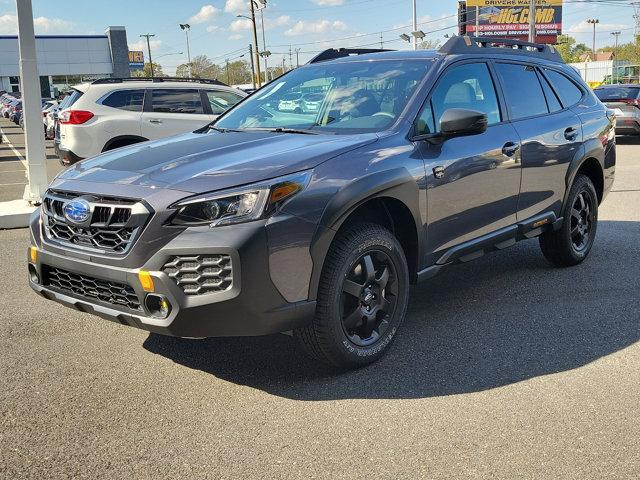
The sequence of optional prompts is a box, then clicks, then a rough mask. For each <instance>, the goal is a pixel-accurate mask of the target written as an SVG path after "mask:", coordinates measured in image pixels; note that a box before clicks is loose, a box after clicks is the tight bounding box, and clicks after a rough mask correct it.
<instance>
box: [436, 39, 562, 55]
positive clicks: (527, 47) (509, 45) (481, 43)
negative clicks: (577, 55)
mask: <svg viewBox="0 0 640 480" xmlns="http://www.w3.org/2000/svg"><path fill="white" fill-rule="evenodd" d="M438 52H439V53H442V54H444V55H468V54H481V55H482V54H486V53H500V54H512V55H534V56H536V57H538V58H544V59H546V60H550V61H552V62H564V61H563V60H562V57H561V56H560V53H559V52H558V50H556V49H555V48H554V47H553V45H546V44H542V43H529V42H522V41H520V40H514V39H510V38H494V37H470V36H467V35H462V36H456V37H452V38H450V39H449V40H448V41H447V43H445V44H444V45H443V46H442V47H440V49H439V50H438Z"/></svg>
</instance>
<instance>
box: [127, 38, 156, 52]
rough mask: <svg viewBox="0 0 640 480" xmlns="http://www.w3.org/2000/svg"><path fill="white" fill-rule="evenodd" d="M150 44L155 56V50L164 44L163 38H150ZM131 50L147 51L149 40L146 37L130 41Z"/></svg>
mask: <svg viewBox="0 0 640 480" xmlns="http://www.w3.org/2000/svg"><path fill="white" fill-rule="evenodd" d="M149 45H151V52H152V56H153V51H154V50H157V49H158V48H160V47H161V46H162V40H155V39H154V40H151V39H149ZM129 50H134V51H139V50H142V51H144V52H145V54H146V52H147V41H146V40H145V39H140V40H138V41H137V42H134V43H130V44H129Z"/></svg>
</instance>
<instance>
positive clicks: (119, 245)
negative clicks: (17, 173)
mask: <svg viewBox="0 0 640 480" xmlns="http://www.w3.org/2000/svg"><path fill="white" fill-rule="evenodd" d="M292 94H300V95H308V94H314V95H322V97H323V99H322V102H321V103H320V105H319V107H318V109H317V111H314V112H293V111H288V110H286V109H285V110H281V109H280V108H279V106H280V104H281V100H282V99H283V98H287V97H289V96H291V95H292ZM614 122H615V121H614V117H613V114H612V112H610V111H608V110H607V109H606V107H604V106H603V104H602V103H600V101H599V100H598V99H597V98H596V97H595V95H594V94H593V93H592V92H591V90H590V89H589V88H588V87H587V86H586V85H585V83H584V82H583V81H582V80H581V79H580V77H579V76H578V75H577V74H576V72H575V71H573V70H572V69H571V68H569V67H567V66H566V65H565V64H563V63H562V61H561V59H560V57H559V55H558V54H557V53H556V52H555V51H554V50H553V48H552V47H549V46H544V45H535V44H525V43H518V42H514V41H507V40H481V39H475V38H469V37H457V38H454V39H452V40H450V41H449V42H448V43H447V44H446V45H444V46H443V47H442V48H441V49H440V50H439V51H411V52H407V51H405V52H391V51H369V50H367V51H362V50H358V51H354V50H328V51H325V52H323V53H322V54H320V55H319V56H318V57H316V58H315V59H313V60H312V61H311V62H310V63H309V64H307V65H305V66H303V67H301V68H298V69H296V70H294V71H292V72H289V73H287V74H286V75H284V76H282V77H280V78H278V79H276V80H274V81H272V82H271V83H269V84H268V85H267V86H265V87H264V88H262V89H260V90H258V91H257V92H256V93H254V94H253V95H251V96H250V97H248V98H247V99H245V100H244V101H242V102H241V103H239V104H238V105H237V106H235V107H234V108H232V109H231V110H230V111H228V112H227V113H226V114H225V115H223V116H222V117H221V118H219V119H218V120H217V121H216V122H215V123H214V124H211V125H208V126H206V127H204V128H202V129H200V130H198V131H195V132H193V133H189V134H186V135H181V136H177V137H172V138H167V139H163V140H159V141H154V142H146V143H142V144H137V145H133V146H131V147H125V148H123V149H120V150H117V151H114V152H107V153H105V154H102V155H99V156H97V157H94V158H90V159H87V160H84V161H82V162H80V163H78V164H77V165H74V166H73V167H71V168H69V169H67V170H66V171H64V172H63V173H62V174H61V175H59V176H58V177H57V178H56V179H55V180H54V181H53V183H52V184H51V185H50V187H49V189H48V191H47V192H46V195H45V197H44V199H43V202H42V207H41V209H40V211H39V212H37V214H36V215H34V217H33V221H32V223H31V241H32V246H31V247H30V249H29V255H28V257H29V281H30V285H31V287H32V288H33V289H34V290H35V291H36V292H38V293H39V294H40V295H42V296H44V297H45V298H47V299H50V300H54V301H57V302H60V303H62V304H64V305H68V306H70V307H73V308H75V309H78V310H81V311H83V312H89V313H93V314H96V315H99V316H101V317H104V318H107V319H110V320H113V321H116V322H119V323H122V324H125V325H130V326H134V327H138V328H142V329H145V330H148V331H151V332H156V333H160V334H166V335H175V336H180V337H209V336H232V335H239V336H241V335H266V334H272V333H276V332H293V335H294V337H295V338H296V339H297V340H298V341H299V343H300V345H302V347H303V348H304V349H305V350H306V351H307V352H308V353H310V354H311V355H312V356H314V357H315V358H317V359H318V360H321V361H323V362H326V363H329V364H332V365H335V366H339V367H343V368H344V367H357V366H360V365H364V364H367V363H370V362H372V361H374V360H376V359H378V358H379V357H380V356H382V355H383V354H384V353H385V351H386V350H387V349H388V348H389V346H390V344H391V342H392V340H393V338H394V337H395V335H396V332H397V331H398V328H399V327H400V324H401V323H402V321H403V318H404V317H405V313H406V309H407V303H408V301H409V285H410V284H413V283H416V282H419V281H422V280H425V279H428V278H430V277H432V276H433V275H435V274H436V273H437V272H439V271H440V270H441V269H443V268H445V267H448V266H450V265H454V264H456V263H459V262H467V261H470V260H472V259H475V258H477V257H480V256H481V255H483V254H485V253H488V252H490V251H493V250H501V249H504V248H506V247H508V246H510V245H513V244H515V243H516V242H517V241H519V240H524V239H529V238H534V237H538V238H539V242H540V246H541V248H542V253H543V254H544V256H545V257H546V258H547V259H548V260H549V261H550V262H552V263H553V264H555V265H557V266H570V265H576V264H578V263H580V262H582V261H583V260H584V259H585V258H586V257H587V255H588V254H589V251H590V250H591V247H592V245H593V242H594V238H595V235H596V227H597V219H598V205H599V204H600V203H601V202H602V200H603V198H604V197H605V195H606V193H607V192H608V191H609V189H610V188H611V184H612V182H613V178H614V169H615V135H614ZM451 294H452V295H455V292H452V293H451Z"/></svg>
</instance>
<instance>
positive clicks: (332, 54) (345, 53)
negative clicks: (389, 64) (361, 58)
mask: <svg viewBox="0 0 640 480" xmlns="http://www.w3.org/2000/svg"><path fill="white" fill-rule="evenodd" d="M380 52H393V50H387V49H382V48H338V49H337V50H336V49H335V48H329V49H328V50H325V51H324V52H320V53H319V54H318V55H316V56H315V57H313V58H312V59H311V60H309V61H308V62H307V63H308V64H311V63H318V62H326V61H327V60H335V59H336V58H344V57H349V56H351V55H365V54H367V53H380Z"/></svg>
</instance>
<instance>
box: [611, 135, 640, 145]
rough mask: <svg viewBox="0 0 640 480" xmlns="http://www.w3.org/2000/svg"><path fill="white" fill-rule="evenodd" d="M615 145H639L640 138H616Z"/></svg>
mask: <svg viewBox="0 0 640 480" xmlns="http://www.w3.org/2000/svg"><path fill="white" fill-rule="evenodd" d="M616 143H617V144H619V145H640V136H637V137H631V136H625V137H616Z"/></svg>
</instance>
